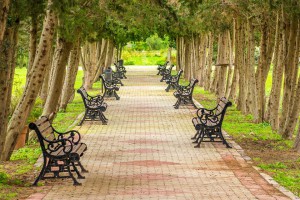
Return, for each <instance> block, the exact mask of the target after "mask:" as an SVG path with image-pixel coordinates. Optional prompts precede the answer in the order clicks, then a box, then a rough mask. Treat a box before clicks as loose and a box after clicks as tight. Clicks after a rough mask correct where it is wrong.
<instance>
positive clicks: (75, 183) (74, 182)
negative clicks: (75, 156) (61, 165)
mask: <svg viewBox="0 0 300 200" xmlns="http://www.w3.org/2000/svg"><path fill="white" fill-rule="evenodd" d="M72 164H74V163H73V162H72ZM67 169H68V172H69V175H70V177H71V178H72V180H73V185H75V186H78V185H81V183H79V182H78V181H77V180H76V178H75V177H74V176H73V174H72V172H71V168H70V164H69V163H67Z"/></svg>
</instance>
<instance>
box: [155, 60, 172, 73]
mask: <svg viewBox="0 0 300 200" xmlns="http://www.w3.org/2000/svg"><path fill="white" fill-rule="evenodd" d="M168 64H169V61H166V62H165V63H164V64H163V65H158V67H157V70H158V72H157V75H162V72H163V71H164V70H165V69H166V68H167V65H168Z"/></svg>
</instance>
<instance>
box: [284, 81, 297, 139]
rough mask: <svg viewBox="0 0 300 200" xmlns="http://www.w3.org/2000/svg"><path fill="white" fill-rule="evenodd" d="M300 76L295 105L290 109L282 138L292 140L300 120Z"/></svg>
mask: <svg viewBox="0 0 300 200" xmlns="http://www.w3.org/2000/svg"><path fill="white" fill-rule="evenodd" d="M299 97H300V76H299V77H298V84H297V89H296V91H295V94H294V96H293V99H294V101H293V103H292V106H291V108H290V112H289V116H288V120H286V121H285V125H284V130H283V133H282V136H283V137H284V138H289V139H292V138H293V135H294V130H295V128H296V125H297V120H298V119H299V114H300V98H299Z"/></svg>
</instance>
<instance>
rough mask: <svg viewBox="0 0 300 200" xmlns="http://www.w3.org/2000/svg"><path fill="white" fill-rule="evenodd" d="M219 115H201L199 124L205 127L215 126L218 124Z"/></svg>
mask: <svg viewBox="0 0 300 200" xmlns="http://www.w3.org/2000/svg"><path fill="white" fill-rule="evenodd" d="M220 118H221V116H220V114H219V115H210V114H203V115H202V116H200V117H199V119H200V122H201V124H203V125H206V126H216V125H218V124H219V123H220Z"/></svg>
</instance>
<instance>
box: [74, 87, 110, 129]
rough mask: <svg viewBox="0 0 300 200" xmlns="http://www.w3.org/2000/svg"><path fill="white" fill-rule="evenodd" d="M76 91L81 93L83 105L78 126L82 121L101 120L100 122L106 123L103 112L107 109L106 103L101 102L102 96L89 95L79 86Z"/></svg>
mask: <svg viewBox="0 0 300 200" xmlns="http://www.w3.org/2000/svg"><path fill="white" fill-rule="evenodd" d="M77 92H78V93H79V94H80V95H81V97H82V100H83V103H84V107H85V113H84V116H83V118H82V120H81V121H80V123H79V126H81V125H82V123H83V121H102V124H104V125H105V124H107V118H106V117H105V116H104V114H103V112H105V111H106V109H107V103H105V102H103V100H104V99H103V97H102V96H101V95H97V96H90V95H89V94H88V93H87V91H86V90H85V88H84V87H81V88H79V89H78V90H77Z"/></svg>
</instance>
